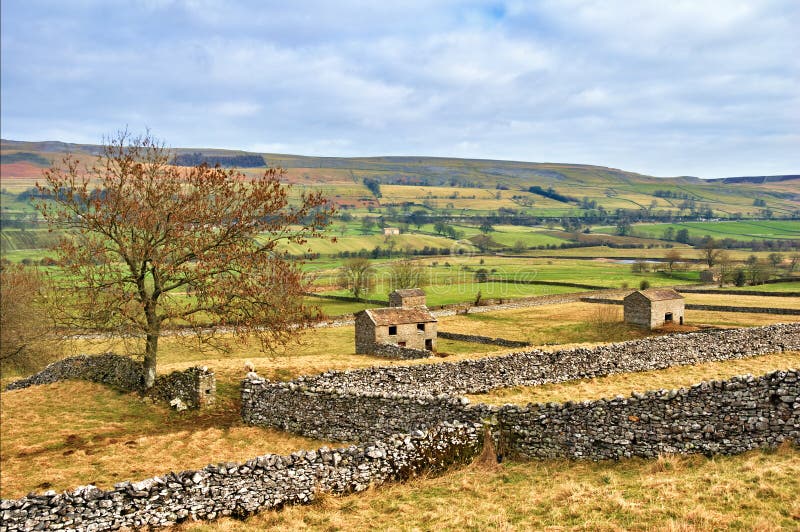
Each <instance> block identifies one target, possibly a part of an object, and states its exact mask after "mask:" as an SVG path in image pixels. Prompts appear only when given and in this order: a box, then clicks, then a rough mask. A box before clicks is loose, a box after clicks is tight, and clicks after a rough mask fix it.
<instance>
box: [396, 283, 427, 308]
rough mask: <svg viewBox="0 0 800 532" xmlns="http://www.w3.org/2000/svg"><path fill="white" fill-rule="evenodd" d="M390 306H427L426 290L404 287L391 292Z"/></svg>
mask: <svg viewBox="0 0 800 532" xmlns="http://www.w3.org/2000/svg"><path fill="white" fill-rule="evenodd" d="M389 306H390V307H408V308H413V307H425V292H423V291H422V290H421V289H419V288H404V289H401V290H395V291H394V292H392V293H391V294H389Z"/></svg>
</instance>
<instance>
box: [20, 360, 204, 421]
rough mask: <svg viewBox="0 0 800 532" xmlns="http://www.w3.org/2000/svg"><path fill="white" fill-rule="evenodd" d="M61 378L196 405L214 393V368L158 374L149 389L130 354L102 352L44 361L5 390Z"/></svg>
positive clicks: (140, 367) (186, 405)
mask: <svg viewBox="0 0 800 532" xmlns="http://www.w3.org/2000/svg"><path fill="white" fill-rule="evenodd" d="M64 380H85V381H90V382H96V383H99V384H106V385H108V386H111V387H112V388H115V389H117V390H121V391H123V392H139V393H143V394H144V393H146V394H147V395H148V396H150V397H152V398H153V399H156V400H160V401H166V402H169V401H173V400H175V399H177V400H179V401H180V402H179V403H176V404H178V405H182V406H185V407H186V408H200V407H202V406H206V405H209V404H212V403H213V402H214V398H215V396H216V378H215V376H214V372H213V371H210V370H209V369H208V368H205V367H192V368H189V369H187V370H185V371H175V372H172V373H170V374H167V375H159V376H158V377H157V378H156V382H155V385H154V386H153V388H152V389H150V390H147V391H145V389H144V367H143V365H142V363H141V362H138V361H136V360H133V359H132V358H130V357H126V356H121V355H115V354H113V353H106V354H103V355H97V356H89V355H78V356H74V357H68V358H64V359H62V360H59V361H57V362H53V363H52V364H50V365H48V366H47V367H46V368H44V369H43V370H42V371H40V372H39V373H36V374H35V375H31V376H30V377H28V378H26V379H19V380H16V381H14V382H11V383H9V384H8V385H7V386H6V390H7V391H10V390H20V389H22V388H27V387H29V386H35V385H39V384H51V383H54V382H58V381H64Z"/></svg>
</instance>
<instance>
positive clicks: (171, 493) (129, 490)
mask: <svg viewBox="0 0 800 532" xmlns="http://www.w3.org/2000/svg"><path fill="white" fill-rule="evenodd" d="M482 441H483V439H482V437H481V433H480V431H479V427H477V426H475V425H472V424H463V423H453V424H443V425H440V426H438V427H436V428H434V429H432V430H430V431H416V432H414V433H412V434H405V435H393V436H391V437H388V438H386V439H384V440H381V441H375V442H371V443H368V444H363V445H359V446H349V447H345V448H339V449H329V448H325V447H323V448H321V449H317V450H313V451H297V452H295V453H292V454H291V455H288V456H278V455H272V454H268V455H264V456H259V457H256V458H253V459H251V460H248V461H247V462H245V463H243V464H240V463H224V464H218V465H209V466H206V467H205V468H203V469H200V470H197V471H183V472H181V473H174V472H173V473H168V474H166V475H164V476H160V477H154V478H150V479H147V480H142V481H140V482H133V483H131V482H122V483H120V484H117V485H116V487H115V488H114V489H112V490H100V489H97V488H95V487H94V486H82V487H79V488H77V489H76V490H73V491H69V492H64V493H62V494H56V493H55V492H53V491H50V492H47V493H45V494H42V495H28V496H27V497H23V498H21V499H16V500H3V501H1V502H0V517H2V522H1V524H0V528H2V530H3V531H4V532H5V531H9V532H11V531H18V530H34V529H36V530H52V529H65V530H116V529H120V528H126V529H147V528H156V527H165V526H171V525H174V524H176V523H180V522H182V521H185V520H187V519H214V518H216V517H218V516H235V517H243V516H247V515H249V514H252V513H254V512H257V511H263V510H268V509H274V508H280V507H281V506H283V505H286V504H307V503H309V502H311V501H313V500H314V499H315V497H316V496H317V494H318V493H320V492H328V493H349V492H358V491H363V490H365V489H367V487H368V486H370V485H378V484H382V483H384V482H387V481H390V480H400V479H407V478H410V477H413V476H415V475H417V474H419V473H421V472H423V471H441V470H443V469H445V468H447V467H448V466H450V465H451V464H454V463H459V462H467V461H469V460H470V459H472V458H473V457H474V456H476V455H477V454H478V453H479V452H480V450H481V444H482Z"/></svg>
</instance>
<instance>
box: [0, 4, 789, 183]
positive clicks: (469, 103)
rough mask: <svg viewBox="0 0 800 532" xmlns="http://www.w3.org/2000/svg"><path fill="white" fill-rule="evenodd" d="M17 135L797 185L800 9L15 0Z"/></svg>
mask: <svg viewBox="0 0 800 532" xmlns="http://www.w3.org/2000/svg"><path fill="white" fill-rule="evenodd" d="M1 9H2V31H1V32H0V39H2V40H1V41H0V50H1V53H2V92H1V93H0V94H1V98H2V101H1V103H2V107H1V108H0V113H1V114H0V119H1V121H0V129H1V130H2V131H1V132H2V136H3V138H11V139H18V140H63V141H70V142H88V143H98V142H100V141H101V140H102V137H103V136H104V135H108V134H110V133H113V132H114V131H116V130H118V129H120V128H123V127H125V126H126V125H127V127H128V128H129V129H131V130H133V131H142V130H144V128H145V127H149V128H150V129H151V130H152V132H153V133H154V134H155V135H156V136H158V137H160V138H162V139H164V140H165V141H166V142H167V143H168V144H170V145H172V146H181V147H218V148H232V149H245V150H253V151H262V152H282V153H295V154H304V155H328V156H368V155H433V156H454V157H476V158H493V159H512V160H524V161H539V162H544V161H549V162H573V163H587V164H598V165H603V166H612V167H616V168H622V169H625V170H631V171H638V172H642V173H647V174H651V175H658V176H673V175H696V176H700V177H723V176H733V175H767V174H785V173H800V31H798V30H797V28H798V27H800V2H798V1H797V0H752V1H746V2H745V1H737V0H703V1H700V0H693V1H685V0H671V1H669V2H664V1H662V0H636V1H633V0H605V1H599V0H541V1H508V2H500V1H496V2H482V1H448V0H440V1H426V0H409V1H404V2H368V1H366V0H352V1H351V0H337V1H336V2H331V1H307V2H306V1H296V2H286V1H280V2H273V1H252V2H245V1H237V2H219V1H214V0H142V1H137V0H128V1H124V2H121V1H115V0H105V1H99V0H97V1H94V0H77V1H71V2H67V1H43V0H3V2H2V8H1Z"/></svg>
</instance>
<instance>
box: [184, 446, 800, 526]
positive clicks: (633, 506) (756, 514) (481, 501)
mask: <svg viewBox="0 0 800 532" xmlns="http://www.w3.org/2000/svg"><path fill="white" fill-rule="evenodd" d="M798 479H800V450H798V449H797V448H796V447H791V446H788V445H785V446H783V447H781V448H779V449H778V450H777V451H772V450H764V451H752V452H749V453H745V454H741V455H737V456H716V457H714V458H706V457H703V456H686V457H681V456H662V457H660V458H658V459H657V460H642V459H629V460H620V461H615V462H612V461H603V462H576V461H568V460H542V461H535V462H523V463H515V462H504V463H503V464H499V465H493V464H483V463H480V462H479V463H475V464H473V465H471V466H468V467H466V468H462V469H460V470H454V471H450V472H448V473H446V474H445V475H443V476H441V477H438V478H419V479H415V480H411V481H409V482H406V483H403V484H393V485H389V486H385V487H380V488H376V489H371V490H369V491H367V492H364V493H359V494H358V495H351V496H346V497H331V496H322V497H321V499H320V500H319V501H318V502H316V503H314V504H312V505H310V506H302V507H301V506H298V507H290V508H285V509H283V510H282V511H280V512H265V513H263V514H260V515H256V516H254V517H252V518H250V519H248V520H247V521H244V522H241V521H235V520H232V519H222V520H220V521H217V522H214V523H189V524H185V525H183V527H182V529H184V530H193V531H211V530H222V531H240V530H328V531H338V530H342V531H344V530H403V531H406V530H407V531H414V530H454V531H455V530H459V531H460V530H469V531H476V532H477V531H482V530H505V531H513V530H598V531H619V530H637V531H649V530H666V531H671V532H692V531H701V530H760V531H776V530H796V529H797V523H798V520H800V502H799V501H798V498H797V496H796V495H797V492H798V491H800V480H798Z"/></svg>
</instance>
